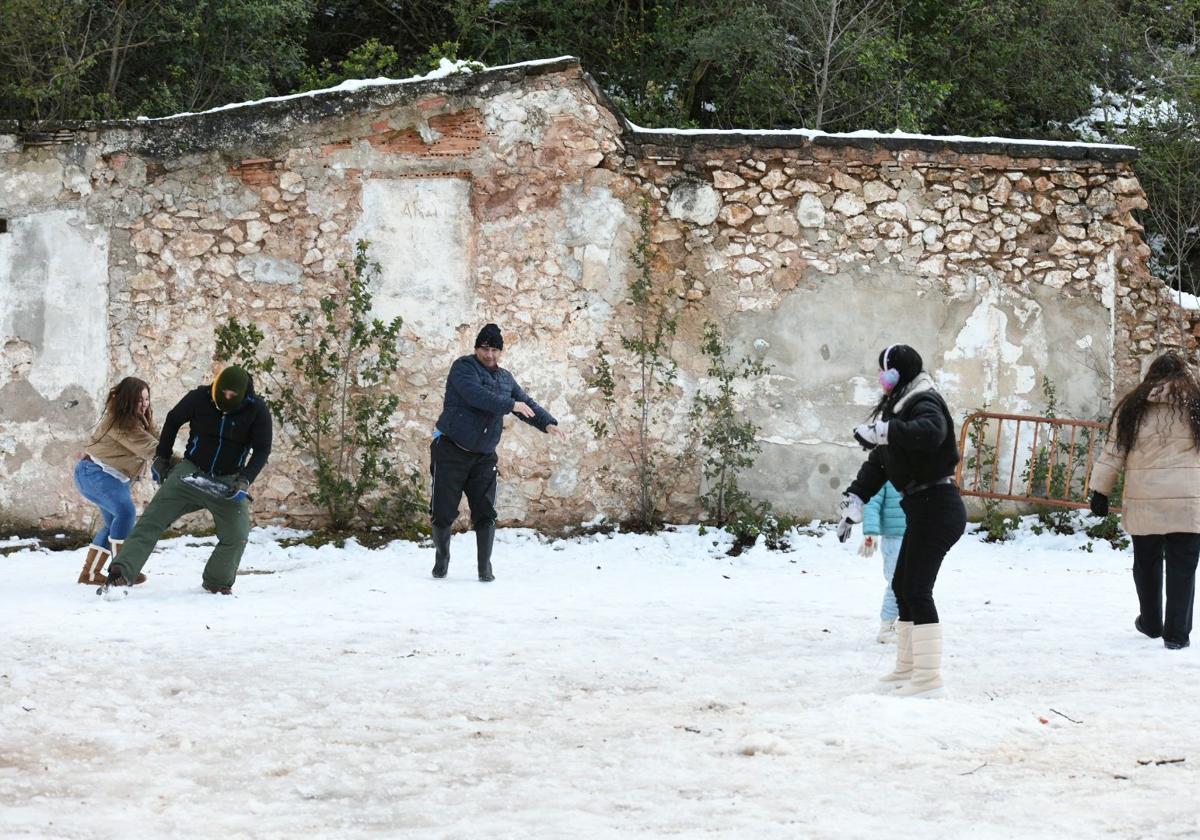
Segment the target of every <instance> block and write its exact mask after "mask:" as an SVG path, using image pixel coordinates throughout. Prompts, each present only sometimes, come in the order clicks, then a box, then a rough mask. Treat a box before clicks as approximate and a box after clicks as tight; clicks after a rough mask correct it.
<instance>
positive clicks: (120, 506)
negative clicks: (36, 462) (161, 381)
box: [75, 376, 158, 584]
mask: <svg viewBox="0 0 1200 840" xmlns="http://www.w3.org/2000/svg"><path fill="white" fill-rule="evenodd" d="M157 446H158V431H157V429H155V428H154V414H153V412H152V411H151V410H150V386H149V385H147V384H146V383H145V382H143V381H142V380H140V379H137V378H135V377H132V376H127V377H125V378H124V379H122V380H121V381H120V382H118V383H117V384H116V385H115V386H114V387H113V388H112V389H111V390H110V391H109V392H108V398H107V399H106V400H105V403H104V416H103V417H102V418H101V420H100V425H99V426H97V427H96V432H95V433H94V434H93V435H92V438H91V440H90V441H89V442H88V446H87V449H86V450H84V454H83V457H81V458H80V459H79V462H78V463H77V464H76V465H75V486H76V487H78V488H79V492H80V494H82V495H83V497H84V498H85V499H87V500H88V501H89V502H91V503H92V504H94V505H95V506H96V507H98V508H99V509H100V516H101V517H102V518H103V520H104V525H103V526H102V527H101V528H100V530H99V531H97V532H96V535H95V536H94V537H92V543H91V545H89V546H88V553H87V558H86V559H85V560H84V561H83V571H81V572H80V573H79V582H80V583H90V584H103V583H104V582H105V577H104V574H103V569H104V564H105V563H107V562H108V558H109V557H110V556H114V555H116V553H117V551H118V550H119V549H120V547H121V543H123V542H124V541H125V537H127V536H128V535H129V532H130V531H131V530H132V529H133V523H134V520H135V519H136V518H137V508H135V507H134V505H133V494H132V492H131V490H132V487H133V482H134V481H136V480H137V479H138V478H140V477H141V474H142V471H143V470H144V469H145V468H146V463H147V462H148V461H150V460H151V459H153V458H154V450H155V448H156V447H157ZM139 578H140V580H138V581H137V583H141V582H142V581H144V580H145V579H146V578H145V576H142V575H139Z"/></svg>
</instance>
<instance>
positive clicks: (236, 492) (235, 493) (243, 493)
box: [229, 475, 250, 502]
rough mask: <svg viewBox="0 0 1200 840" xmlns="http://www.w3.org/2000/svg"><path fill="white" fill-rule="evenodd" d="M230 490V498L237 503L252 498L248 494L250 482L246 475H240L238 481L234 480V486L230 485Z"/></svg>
mask: <svg viewBox="0 0 1200 840" xmlns="http://www.w3.org/2000/svg"><path fill="white" fill-rule="evenodd" d="M229 489H230V490H231V491H232V492H231V493H230V494H229V498H231V499H233V500H234V501H235V502H240V501H241V500H242V499H249V498H250V494H249V493H248V492H247V491H248V490H249V489H250V480H249V479H248V478H246V477H245V476H244V475H239V476H238V477H237V478H236V479H234V481H233V484H232V485H230V487H229Z"/></svg>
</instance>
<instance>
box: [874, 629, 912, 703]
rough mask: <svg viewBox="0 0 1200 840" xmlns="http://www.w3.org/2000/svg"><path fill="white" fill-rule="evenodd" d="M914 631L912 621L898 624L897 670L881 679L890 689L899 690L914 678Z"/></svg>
mask: <svg viewBox="0 0 1200 840" xmlns="http://www.w3.org/2000/svg"><path fill="white" fill-rule="evenodd" d="M912 631H913V623H912V622H911V621H897V622H896V668H895V669H894V670H893V671H892V672H891V673H890V674H884V675H883V676H882V677H880V678H879V681H880V682H881V683H884V684H885V685H887V686H888V687H890V688H899V687H900V686H902V685H904V684H905V683H907V682H908V680H909V678H910V677H912V670H913V647H912Z"/></svg>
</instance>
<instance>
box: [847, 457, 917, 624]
mask: <svg viewBox="0 0 1200 840" xmlns="http://www.w3.org/2000/svg"><path fill="white" fill-rule="evenodd" d="M907 527H908V519H907V518H906V517H905V516H904V511H903V510H902V509H901V508H900V491H899V490H897V489H896V488H895V487H893V486H892V483H891V482H890V481H888V482H886V483H885V484H884V485H883V487H882V488H881V489H880V491H879V492H878V493H876V494H875V495H874V496H872V497H871V500H870V501H869V502H867V503H866V504H865V505H863V522H862V529H863V541H862V546H861V547H860V548H859V549H858V553H859V554H860V555H862V556H863V557H870V556H872V555H873V554H874V553H875V548H876V546H878V545H879V544H880V543H881V542H882V544H883V546H882V550H883V577H884V579H885V580H886V581H887V588H886V589H884V590H883V606H882V607H881V608H880V610H879V622H880V624H879V635H878V636H876V637H875V639H876V641H878V642H879V643H880V644H887V643H888V642H894V641H896V631H895V624H896V619H897V618H898V617H899V615H900V611H899V608H898V607H897V606H896V593H895V592H893V591H892V575H893V574H895V572H896V561H897V560H898V559H899V557H900V546H901V544H903V542H904V531H905V529H906V528H907Z"/></svg>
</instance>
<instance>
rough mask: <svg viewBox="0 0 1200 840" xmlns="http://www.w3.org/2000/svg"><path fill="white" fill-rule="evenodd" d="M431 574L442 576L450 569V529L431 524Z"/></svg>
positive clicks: (437, 576) (436, 576)
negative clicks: (432, 552)
mask: <svg viewBox="0 0 1200 840" xmlns="http://www.w3.org/2000/svg"><path fill="white" fill-rule="evenodd" d="M433 551H434V554H433V576H434V577H435V578H444V577H445V576H446V572H448V571H450V529H449V528H442V527H441V526H438V525H434V526H433Z"/></svg>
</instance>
